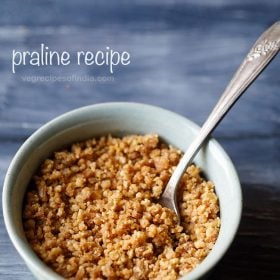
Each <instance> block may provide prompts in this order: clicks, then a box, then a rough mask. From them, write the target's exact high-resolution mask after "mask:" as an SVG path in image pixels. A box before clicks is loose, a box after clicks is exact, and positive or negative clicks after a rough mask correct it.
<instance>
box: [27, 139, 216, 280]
mask: <svg viewBox="0 0 280 280" xmlns="http://www.w3.org/2000/svg"><path fill="white" fill-rule="evenodd" d="M180 158H181V153H180V151H178V150H177V149H175V148H173V147H170V146H167V145H166V144H164V143H162V142H161V141H160V140H159V138H158V136H157V135H144V136H141V135H130V136H125V137H123V138H115V137H111V136H106V137H101V138H99V139H90V140H87V141H84V142H80V143H76V144H73V145H72V146H71V147H70V148H69V149H65V150H61V151H58V152H55V153H54V154H53V156H51V157H50V158H49V159H46V160H45V161H44V162H43V163H42V164H41V166H40V167H39V170H38V171H37V173H36V174H35V175H34V177H33V182H32V183H31V184H30V186H29V188H28V190H27V194H26V199H25V204H24V207H23V225H24V230H25V234H26V237H27V240H28V241H29V243H30V244H31V246H32V248H33V250H34V251H35V252H36V253H37V255H38V256H39V257H40V258H41V259H42V260H43V261H44V262H45V263H46V264H47V265H48V266H50V267H51V268H52V269H54V270H55V271H56V272H57V273H59V274H60V275H62V276H63V277H65V278H70V279H133V280H136V279H161V280H162V279H177V278H178V277H180V276H181V275H184V274H187V273H188V272H190V271H191V270H192V269H193V268H195V267H196V266H197V265H198V264H199V263H200V262H201V261H202V260H203V259H204V258H205V257H206V256H207V255H208V253H209V252H210V251H211V249H212V247H213V245H214V243H215V241H216V239H217V236H218V233H219V229H220V218H219V203H218V199H217V196H216V194H215V191H214V185H213V184H212V183H211V182H209V181H206V180H205V179H204V178H203V177H202V176H201V175H200V170H199V168H198V167H196V166H194V165H192V166H190V167H188V169H187V171H186V172H185V174H184V175H183V178H182V180H181V184H180V190H179V206H180V211H181V216H182V217H181V225H178V223H177V219H176V215H175V213H174V212H172V211H171V210H169V209H167V208H164V207H162V206H161V205H160V204H158V203H157V199H158V198H159V197H160V195H161V193H162V191H163V189H164V187H165V185H166V184H167V182H168V180H169V178H170V176H171V174H172V171H173V170H174V168H175V167H176V165H177V164H178V162H179V159H180Z"/></svg>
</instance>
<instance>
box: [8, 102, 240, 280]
mask: <svg viewBox="0 0 280 280" xmlns="http://www.w3.org/2000/svg"><path fill="white" fill-rule="evenodd" d="M198 130H199V127H198V126H197V125H195V124H194V123H193V122H191V121H189V120H188V119H186V118H184V117H182V116H180V115H177V114H175V113H172V112H170V111H167V110H164V109H161V108H158V107H154V106H150V105H144V104H137V103H103V104H98V105H92V106H87V107H83V108H79V109H76V110H74V111H71V112H69V113H66V114H64V115H62V116H60V117H58V118H56V119H54V120H52V121H50V122H49V123H47V124H46V125H44V126H42V127H41V128H40V129H38V130H37V131H36V132H35V133H33V134H32V135H31V136H30V137H29V138H28V139H27V140H26V142H25V143H24V144H23V145H22V146H21V148H20V149H19V151H18V152H17V154H16V155H15V157H14V159H13V161H12V163H11V165H10V167H9V169H8V171H7V175H6V178H5V182H4V189H3V213H4V220H5V224H6V228H7V231H8V234H9V236H10V238H11V240H12V242H13V244H14V246H15V247H16V249H17V251H18V252H19V254H20V255H21V257H22V258H23V259H24V261H25V263H26V264H27V266H28V267H29V269H30V270H31V271H32V272H33V274H34V276H35V277H36V278H38V279H48V280H54V279H62V278H61V277H60V276H59V275H58V274H56V273H55V272H54V271H53V270H51V269H50V268H49V267H48V266H46V265H45V264H44V263H43V262H42V261H41V260H40V259H39V258H38V257H37V256H36V254H35V253H34V252H33V251H32V249H31V247H30V246H29V244H28V243H27V241H26V238H25V235H24V232H23V227H22V218H21V217H22V203H23V198H24V194H25V191H26V188H27V186H28V183H29V181H30V178H31V176H32V174H33V173H34V172H35V170H36V169H37V168H38V166H39V164H40V162H42V160H43V159H45V158H46V157H48V156H49V155H50V154H51V153H52V152H53V151H55V150H57V149H60V148H61V147H63V146H66V145H69V144H70V143H72V142H75V141H80V140H85V139H87V138H90V137H93V136H100V135H106V134H109V133H110V134H112V135H124V134H132V133H134V134H135V133H138V134H147V133H157V134H158V135H159V136H160V137H161V138H162V139H163V140H164V141H166V142H167V143H170V144H171V145H173V146H175V147H178V148H179V149H181V150H183V151H184V150H186V148H187V147H188V146H189V144H190V142H191V141H192V139H193V138H194V136H195V135H196V134H197V132H198ZM195 163H196V164H197V165H198V166H200V167H201V168H202V169H203V171H204V173H205V175H206V176H207V178H208V179H210V180H211V181H213V182H214V184H215V188H216V193H217V195H218V197H219V202H220V211H221V229H220V233H219V236H218V239H217V242H216V244H215V246H214V248H213V249H212V251H211V252H210V254H209V255H208V256H207V257H206V258H205V259H204V260H203V262H202V263H201V264H199V265H198V266H197V268H195V269H194V270H193V271H191V272H190V273H189V274H188V275H186V276H184V277H182V278H181V279H185V280H187V279H189V280H191V279H199V278H201V277H203V276H206V275H207V274H208V272H209V271H210V270H211V269H212V268H213V267H214V266H215V265H216V264H217V263H218V262H219V260H220V259H221V258H222V256H223V255H224V254H225V252H226V251H227V250H228V248H229V246H230V244H231V242H232V241H233V238H234V236H235V234H236V232H237V229H238V225H239V222H240V217H241V210H242V195H241V187H240V183H239V180H238V176H237V174H236V171H235V168H234V166H233V164H232V162H231V160H230V159H229V157H228V156H227V154H226V153H225V151H224V150H223V148H222V147H221V146H220V145H219V144H218V143H217V141H215V140H214V139H211V140H210V141H209V143H208V144H207V145H206V146H205V147H204V148H203V149H202V150H201V151H200V152H199V154H198V155H197V157H196V158H195Z"/></svg>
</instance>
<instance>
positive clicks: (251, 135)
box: [0, 0, 280, 280]
mask: <svg viewBox="0 0 280 280" xmlns="http://www.w3.org/2000/svg"><path fill="white" fill-rule="evenodd" d="M0 4H1V7H0V182H1V186H2V185H3V180H4V176H5V173H6V170H7V168H8V165H9V163H10V161H11V159H12V157H13V156H14V154H15V152H16V151H17V149H18V148H19V147H20V145H21V144H22V143H23V142H24V140H25V139H26V138H27V137H28V136H29V135H30V134H31V133H32V132H33V131H34V130H36V129H37V128H39V127H40V126H41V125H42V124H44V123H46V122H47V121H49V120H51V119H52V118H54V117H56V116H58V115H60V114H61V113H63V112H66V111H69V110H71V109H74V108H77V107H80V106H84V105H87V104H94V103H100V102H108V101H134V102H143V103H148V104H154V105H157V106H161V107H164V108H167V109H170V110H172V111H174V112H177V113H180V114H182V115H184V116H186V117H188V118H190V119H192V120H193V121H195V122H197V123H198V124H202V122H203V121H204V120H205V118H206V117H207V115H208V113H209V112H210V110H211V108H212V107H213V105H214V104H215V102H216V101H217V99H218V97H219V95H220V94H221V92H222V91H223V89H224V87H225V86H226V84H227V82H228V81H229V79H230V78H231V76H232V74H233V72H234V71H235V69H236V68H237V66H238V65H239V63H240V62H241V60H242V59H243V57H244V55H245V54H246V52H247V51H248V50H249V48H250V47H251V45H252V44H253V43H254V41H255V39H256V38H257V37H258V36H259V35H260V33H261V32H262V31H263V30H264V29H265V28H267V27H268V26H269V25H271V24H272V23H273V22H274V21H277V20H279V18H280V17H279V16H280V2H279V0H269V1H261V0H254V1H253V0H252V1H249V0H236V1H230V0H228V1H227V0H213V1H210V0H209V1H203V0H198V1H196V0H191V1H183V0H173V1H172V0H145V1H144V0H142V1H141V0H137V1H131V0H126V1H113V0H112V1H90V0H83V1H79V3H78V1H74V0H68V1H54V0H43V1H35V0H30V1H5V0H4V1H3V0H2V1H1V2H0ZM41 43H45V44H46V45H48V46H49V47H50V48H52V49H56V50H60V51H62V50H66V51H69V52H75V51H79V50H91V51H96V50H98V49H104V48H105V47H106V46H110V47H112V48H114V49H116V50H120V51H123V50H126V51H129V52H130V53H131V64H130V65H129V66H125V67H117V68H116V71H115V73H114V75H113V76H110V75H109V74H108V70H107V69H105V68H102V67H99V68H96V67H90V66H87V67H86V66H79V67H78V66H77V65H75V64H71V65H69V67H63V68H62V67H61V66H57V67H55V66H52V67H36V66H33V67H32V66H26V67H18V68H17V72H16V74H13V73H12V71H11V53H12V50H13V49H18V50H36V49H39V46H40V44H41ZM71 75H75V76H77V77H95V78H98V77H99V78H98V79H105V80H106V79H109V80H107V81H104V82H100V81H95V82H85V81H84V82H82V81H80V82H78V81H69V82H67V81H66V82H47V81H45V82H44V81H38V82H26V81H24V77H36V76H54V77H69V76H71ZM100 77H101V78H100ZM108 77H109V78H108ZM112 78H113V79H112ZM214 136H215V137H216V138H217V139H218V141H219V142H220V143H221V144H222V146H223V147H224V148H225V150H226V151H227V152H228V154H229V155H230V157H231V158H232V160H233V162H234V164H235V166H236V169H237V171H238V174H239V176H240V180H241V184H242V188H243V195H244V209H243V216H242V222H241V225H240V229H239V231H238V234H237V237H236V239H235V240H234V242H233V245H232V247H231V249H230V250H229V252H228V253H227V254H226V255H225V257H224V259H223V260H222V261H221V262H220V263H219V264H218V266H217V267H216V268H215V270H214V272H213V274H212V276H211V277H210V279H217V280H222V279H229V280H231V279H270V280H271V279H280V265H279V264H280V218H279V217H280V207H279V206H280V183H279V182H280V57H278V58H276V59H275V61H273V63H272V64H271V65H270V66H269V67H268V68H267V70H266V71H265V72H264V73H263V74H262V76H261V77H260V78H259V79H258V80H257V81H256V82H255V84H254V85H253V86H252V87H251V88H250V89H249V90H248V91H247V93H246V94H245V95H244V96H243V97H242V98H241V100H240V101H239V102H238V104H237V105H236V106H235V107H234V108H233V109H232V111H231V112H230V113H229V115H228V116H227V117H226V118H225V120H224V121H223V122H222V123H221V125H220V126H219V127H218V129H217V130H216V131H215V133H214ZM0 279H13V280H16V279H20V280H23V279H34V278H33V277H32V275H31V273H30V272H29V271H28V269H27V268H26V266H25V264H24V263H23V261H22V259H21V258H20V257H19V255H18V253H17V252H16V250H15V249H14V247H13V245H12V244H11V242H10V240H9V238H8V235H7V233H6V230H5V226H4V222H3V216H2V212H1V215H0Z"/></svg>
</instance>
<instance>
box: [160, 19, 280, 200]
mask: <svg viewBox="0 0 280 280" xmlns="http://www.w3.org/2000/svg"><path fill="white" fill-rule="evenodd" d="M279 49H280V21H278V22H276V23H275V24H273V25H272V26H271V27H270V28H269V29H267V30H266V31H265V32H264V33H263V34H262V35H261V36H260V37H259V39H258V40H257V41H256V43H255V44H254V46H253V47H252V49H251V50H250V52H249V53H248V55H247V56H246V57H245V59H244V60H243V62H242V64H241V65H240V67H239V68H238V69H237V71H236V73H235V74H234V76H233V78H232V80H231V81H230V83H229V85H228V86H227V87H226V89H225V91H224V93H223V94H222V96H221V98H220V99H219V101H218V103H217V105H216V106H215V107H214V109H213V111H212V112H211V114H210V115H209V117H208V119H207V120H206V122H205V123H204V125H203V126H202V128H201V130H200V132H199V134H198V135H197V137H196V138H195V140H194V141H193V142H192V144H191V145H190V146H189V148H188V149H187V151H186V153H185V154H184V156H183V157H182V159H181V161H180V162H179V164H178V166H177V167H176V169H175V171H174V173H173V175H172V176H171V178H170V181H169V182H168V185H167V187H166V189H165V190H166V192H168V189H170V191H171V188H172V186H173V188H174V187H176V185H177V184H178V182H179V180H180V178H181V176H182V175H183V173H184V172H185V170H186V168H187V166H188V165H189V163H190V162H191V161H192V159H193V158H194V157H195V155H196V154H197V152H198V151H199V149H200V147H201V146H202V144H203V143H204V141H205V139H206V138H207V137H208V136H209V134H210V133H211V132H212V131H213V130H214V128H215V127H216V126H217V125H218V124H219V122H220V121H221V120H222V119H223V117H224V116H225V114H226V113H227V112H228V111H229V110H230V108H231V106H233V104H234V103H235V102H236V101H237V100H238V98H239V97H240V96H241V95H242V94H243V93H244V92H245V90H246V89H247V88H248V87H249V86H250V85H251V83H252V82H253V81H254V80H255V79H256V78H257V77H258V75H259V74H260V73H261V72H262V71H263V70H264V68H265V67H266V66H267V65H268V64H269V63H270V61H271V60H272V59H273V57H274V56H275V55H276V54H277V53H278V51H279ZM169 186H170V188H169ZM170 194H171V193H170V192H169V195H170Z"/></svg>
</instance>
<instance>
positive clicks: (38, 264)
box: [2, 102, 243, 280]
mask: <svg viewBox="0 0 280 280" xmlns="http://www.w3.org/2000/svg"><path fill="white" fill-rule="evenodd" d="M117 107H126V108H128V107H130V109H131V108H133V107H134V108H135V109H138V110H139V109H140V107H141V109H145V108H146V109H148V110H156V111H158V112H161V113H163V114H169V115H173V117H175V118H177V119H181V120H182V121H184V122H185V123H187V124H188V126H190V128H191V129H194V130H196V131H197V130H199V129H200V127H199V126H198V125H197V124H196V123H194V122H193V121H191V120H189V119H188V118H186V117H184V116H182V115H180V114H177V113H174V112H172V111H170V110H167V109H164V108H161V107H158V106H154V105H149V104H144V103H136V102H105V103H97V104H93V105H87V106H83V107H79V108H76V109H74V110H70V111H68V112H66V113H63V114H61V115H59V116H57V117H55V118H53V119H52V120H50V121H48V122H47V123H45V124H44V125H42V126H41V127H40V128H38V129H37V130H36V131H34V132H33V133H32V134H31V135H30V136H29V137H28V138H27V139H26V140H25V141H24V143H23V144H22V145H21V146H20V148H19V149H18V151H17V152H16V154H15V155H14V157H13V159H12V161H11V163H10V165H9V168H8V170H7V172H6V176H5V179H4V185H3V192H2V208H3V217H4V223H5V226H6V230H7V232H8V235H9V238H10V240H11V241H12V243H13V245H14V247H15V248H16V250H17V251H18V253H19V254H20V256H21V257H22V259H23V260H24V261H25V263H26V264H27V266H28V267H29V268H30V269H32V271H36V272H37V273H38V274H39V275H41V276H42V277H43V279H63V278H62V277H61V276H60V275H59V274H57V273H56V272H54V271H53V270H52V269H51V268H49V267H48V266H47V265H46V264H45V263H43V262H42V261H41V260H40V259H39V257H37V256H36V255H34V252H33V250H32V249H31V247H29V245H28V247H27V246H23V245H24V242H23V241H22V240H21V238H20V237H19V236H18V235H17V232H16V226H15V225H14V224H13V223H12V219H11V207H12V206H11V202H10V199H9V196H10V194H11V190H10V187H9V186H10V185H11V180H12V179H11V178H12V177H13V176H14V175H15V174H14V171H15V170H16V169H17V168H18V162H20V161H21V158H22V157H23V156H24V154H25V153H26V150H28V149H29V148H30V147H31V146H32V145H33V141H34V140H35V139H37V138H40V137H42V136H43V135H44V134H46V133H47V132H48V131H50V130H51V129H53V128H54V127H56V126H58V125H59V123H62V122H63V121H66V120H69V119H73V118H74V117H75V116H78V115H81V114H86V112H87V111H92V110H97V109H98V110H108V109H110V108H117ZM210 142H211V143H213V145H212V146H213V147H214V148H215V151H217V152H218V153H220V154H221V155H222V156H223V158H225V159H226V160H227V163H228V167H229V169H228V172H229V176H230V177H231V178H233V180H234V182H235V185H236V188H235V194H236V197H237V206H238V207H237V209H235V220H234V221H233V229H234V230H233V231H232V232H231V235H230V236H227V243H226V244H224V245H223V247H222V249H223V250H220V251H219V254H218V255H217V256H216V258H215V259H211V260H210V261H209V258H208V261H207V257H208V256H209V255H210V254H211V251H210V253H209V254H208V255H207V256H206V258H205V259H204V260H203V261H202V262H201V263H200V264H199V265H198V266H197V267H196V268H194V269H193V270H192V271H191V272H190V273H188V274H187V275H183V276H182V277H181V278H180V279H189V280H191V279H198V278H200V277H202V276H203V275H206V274H207V273H208V272H209V271H210V270H211V269H212V268H213V267H214V266H215V265H216V264H217V263H218V262H219V261H220V260H221V258H222V257H223V256H224V254H225V253H226V252H227V250H228V248H229V247H230V245H231V244H232V242H233V240H234V238H235V235H236V233H237V230H238V228H239V224H240V220H241V214H242V201H243V199H242V190H241V184H240V181H239V178H238V175H237V172H236V169H235V167H234V165H233V163H232V161H231V159H230V157H229V156H228V154H227V153H226V152H225V150H224V149H223V147H222V146H221V145H220V144H219V143H218V142H217V141H216V140H215V139H213V138H212V137H211V139H210Z"/></svg>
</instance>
